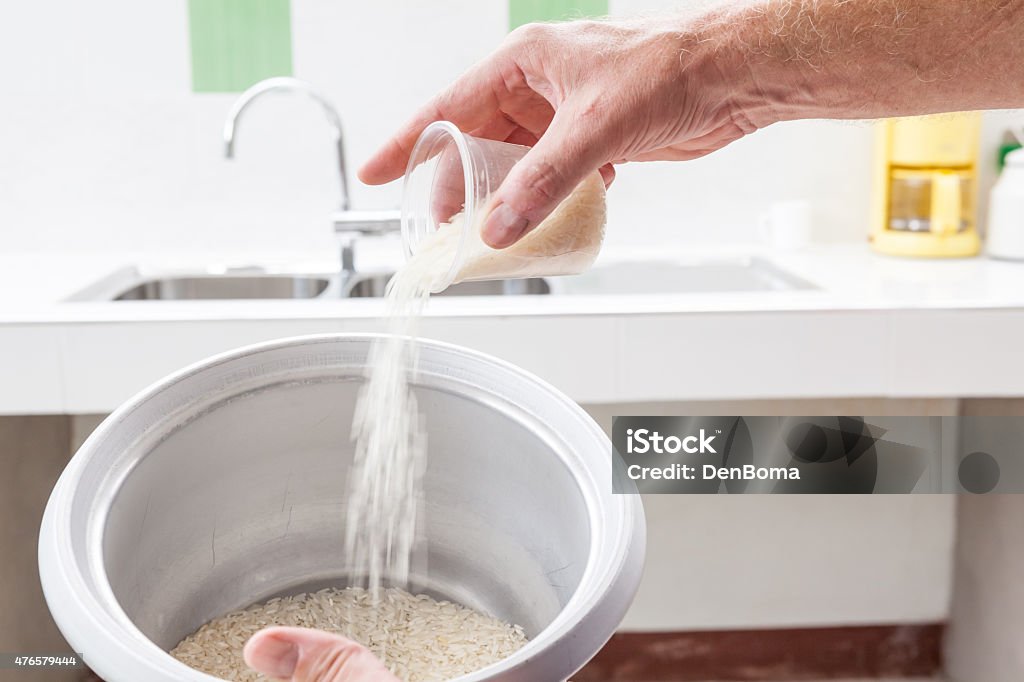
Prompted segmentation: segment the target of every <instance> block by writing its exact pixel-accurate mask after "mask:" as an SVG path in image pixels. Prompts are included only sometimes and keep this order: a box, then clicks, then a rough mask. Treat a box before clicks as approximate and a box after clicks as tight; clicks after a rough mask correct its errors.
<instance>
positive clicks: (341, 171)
mask: <svg viewBox="0 0 1024 682" xmlns="http://www.w3.org/2000/svg"><path fill="white" fill-rule="evenodd" d="M268 92H297V93H300V94H303V95H305V96H307V97H309V98H310V99H312V100H313V101H314V102H316V103H317V104H319V105H320V106H321V107H322V108H323V110H324V114H326V116H327V122H328V123H329V124H330V125H331V127H332V128H333V129H334V137H335V144H336V146H337V154H338V179H339V183H340V189H341V210H342V211H347V210H349V208H350V206H349V204H350V201H349V193H348V171H347V170H346V168H345V142H344V135H343V134H342V130H341V117H340V116H339V115H338V111H337V109H335V108H334V105H332V104H331V102H330V101H329V100H328V99H327V98H326V97H325V96H324V95H323V94H321V93H320V92H319V91H318V90H317V89H316V88H314V87H313V86H312V85H310V84H309V83H307V82H306V81H304V80H299V79H298V78H289V77H284V76H281V77H277V78H268V79H266V80H263V81H260V82H259V83H256V84H255V85H253V86H252V87H250V88H249V89H248V90H246V91H245V92H243V93H242V94H241V95H240V96H239V97H238V99H237V100H235V103H234V104H233V105H232V106H231V111H229V112H228V117H227V119H226V120H225V121H224V156H225V157H226V158H229V159H232V158H234V156H235V137H236V135H237V134H238V123H239V121H241V118H242V113H243V112H244V111H245V110H246V109H247V108H248V106H249V105H250V104H252V103H253V102H254V101H255V100H256V99H258V98H259V97H260V96H261V95H264V94H266V93H268Z"/></svg>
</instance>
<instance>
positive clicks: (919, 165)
mask: <svg viewBox="0 0 1024 682" xmlns="http://www.w3.org/2000/svg"><path fill="white" fill-rule="evenodd" d="M877 136H878V137H877V141H876V147H877V148H876V158H875V164H876V167H875V188H874V207H873V215H872V220H873V223H874V224H873V226H872V230H871V245H872V247H873V248H874V249H875V250H876V251H878V252H880V253H886V254H890V255H894V256H918V257H923V258H950V257H963V256H974V255H977V253H978V251H979V250H980V249H981V240H980V239H979V238H978V230H977V219H976V216H975V214H976V207H977V195H978V150H979V147H980V146H981V114H980V113H979V112H967V113H960V114H944V115H940V116H931V117H925V118H898V119H889V120H885V121H881V122H880V123H879V124H878V132H877Z"/></svg>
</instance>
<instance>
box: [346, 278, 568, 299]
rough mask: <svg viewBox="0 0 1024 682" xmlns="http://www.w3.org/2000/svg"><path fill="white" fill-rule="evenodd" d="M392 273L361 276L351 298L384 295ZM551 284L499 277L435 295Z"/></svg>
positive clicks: (539, 288) (519, 290)
mask: <svg viewBox="0 0 1024 682" xmlns="http://www.w3.org/2000/svg"><path fill="white" fill-rule="evenodd" d="M389 279H391V275H389V274H382V275H372V276H369V277H361V278H359V279H358V280H357V281H356V282H355V283H353V284H352V285H351V287H350V288H349V289H348V297H349V298H369V297H374V296H383V295H384V287H385V286H386V285H387V283H388V280H389ZM550 293H551V286H550V285H549V284H548V283H547V281H545V280H544V279H541V278H539V277H533V278H529V279H499V280H492V281H487V282H462V283H460V284H453V285H452V286H450V287H448V288H447V289H445V290H444V291H442V292H441V293H439V294H434V295H435V296H510V295H524V294H525V295H537V294H550Z"/></svg>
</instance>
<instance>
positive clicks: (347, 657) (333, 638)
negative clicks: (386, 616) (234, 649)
mask: <svg viewBox="0 0 1024 682" xmlns="http://www.w3.org/2000/svg"><path fill="white" fill-rule="evenodd" d="M242 655H243V657H244V658H245V663H246V665H248V666H249V667H250V668H252V669H253V670H256V671H257V672H260V673H263V674H264V675H266V676H268V677H271V678H274V679H279V680H287V681H288V682H399V679H398V678H397V677H395V676H394V675H392V674H391V673H390V672H389V671H388V669H387V668H385V667H384V664H383V663H382V662H381V661H380V660H379V659H378V658H376V657H375V656H374V655H373V654H371V653H370V652H369V650H367V649H366V648H365V647H364V646H362V645H361V644H358V643H356V642H353V641H352V640H350V639H346V638H344V637H341V636H340V635H332V634H330V633H328V632H322V631H320V630H310V629H307V628H292V627H272V628H266V629H264V630H260V631H259V632H257V633H256V634H255V635H253V636H252V637H250V638H249V641H248V642H246V644H245V649H244V650H243V652H242Z"/></svg>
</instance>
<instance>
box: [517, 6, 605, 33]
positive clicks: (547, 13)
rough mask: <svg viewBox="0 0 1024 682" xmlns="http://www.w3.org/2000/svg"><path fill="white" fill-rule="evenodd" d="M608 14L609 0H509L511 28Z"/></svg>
mask: <svg viewBox="0 0 1024 682" xmlns="http://www.w3.org/2000/svg"><path fill="white" fill-rule="evenodd" d="M606 14H608V0H509V3H508V23H509V30H512V29H513V28H516V27H517V26H522V25H523V24H528V23H530V22H531V21H563V20H565V19H582V18H585V17H603V16H604V15H606Z"/></svg>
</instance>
